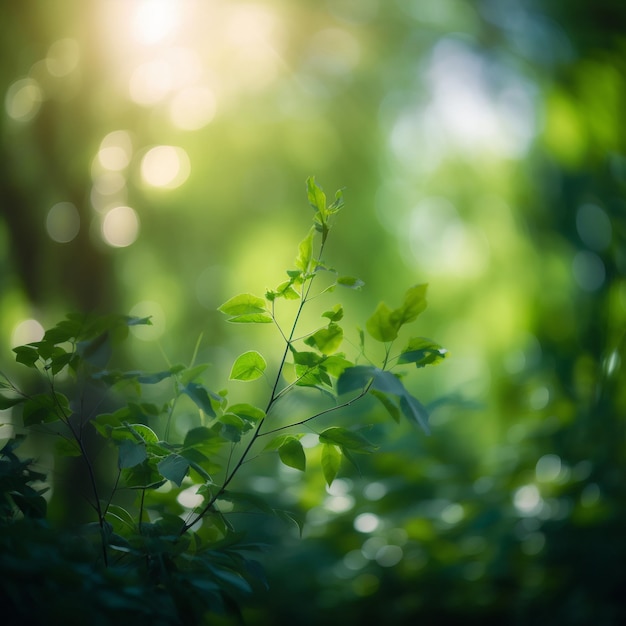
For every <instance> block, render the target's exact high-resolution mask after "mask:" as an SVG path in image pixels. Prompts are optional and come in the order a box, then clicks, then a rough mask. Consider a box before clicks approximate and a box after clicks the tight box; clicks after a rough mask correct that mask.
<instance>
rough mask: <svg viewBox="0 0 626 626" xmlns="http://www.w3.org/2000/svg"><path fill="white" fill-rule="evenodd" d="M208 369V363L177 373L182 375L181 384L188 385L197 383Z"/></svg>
mask: <svg viewBox="0 0 626 626" xmlns="http://www.w3.org/2000/svg"><path fill="white" fill-rule="evenodd" d="M208 367H209V366H208V365H207V364H206V363H203V364H202V365H196V366H195V367H191V368H189V369H187V368H184V369H182V370H180V371H179V372H176V373H177V374H179V375H180V382H181V384H182V385H187V384H189V383H190V382H193V381H195V380H196V379H197V378H198V377H199V376H200V374H202V373H203V372H204V371H205V370H206V369H207V368H208Z"/></svg>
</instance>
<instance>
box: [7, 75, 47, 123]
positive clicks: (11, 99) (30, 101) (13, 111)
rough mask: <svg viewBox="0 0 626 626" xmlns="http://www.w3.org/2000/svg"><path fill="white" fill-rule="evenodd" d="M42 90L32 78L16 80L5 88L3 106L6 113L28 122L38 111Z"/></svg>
mask: <svg viewBox="0 0 626 626" xmlns="http://www.w3.org/2000/svg"><path fill="white" fill-rule="evenodd" d="M42 100H43V92H42V90H41V87H40V86H39V83H37V81H35V80H34V79H32V78H21V79H20V80H16V81H15V82H14V83H13V84H12V85H11V86H10V87H9V89H8V90H7V93H6V97H5V100H4V106H5V109H6V112H7V115H8V116H9V117H11V118H13V119H14V120H17V121H19V122H29V121H30V120H32V119H33V118H34V117H35V115H37V113H38V112H39V108H40V107H41V102H42Z"/></svg>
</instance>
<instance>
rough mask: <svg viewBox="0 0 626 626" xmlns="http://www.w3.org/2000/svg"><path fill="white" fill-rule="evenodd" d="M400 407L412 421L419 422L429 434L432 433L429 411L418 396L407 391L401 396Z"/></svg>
mask: <svg viewBox="0 0 626 626" xmlns="http://www.w3.org/2000/svg"><path fill="white" fill-rule="evenodd" d="M400 407H401V408H402V412H403V413H404V415H405V416H406V417H408V418H409V420H410V421H412V422H417V424H419V426H421V428H422V430H423V431H424V432H425V433H426V434H427V435H429V434H430V428H429V427H428V411H427V410H426V408H425V407H424V406H423V405H422V403H421V402H420V401H419V400H418V399H417V398H414V397H413V396H412V395H410V394H409V393H408V392H406V393H405V394H404V395H403V396H402V397H401V398H400Z"/></svg>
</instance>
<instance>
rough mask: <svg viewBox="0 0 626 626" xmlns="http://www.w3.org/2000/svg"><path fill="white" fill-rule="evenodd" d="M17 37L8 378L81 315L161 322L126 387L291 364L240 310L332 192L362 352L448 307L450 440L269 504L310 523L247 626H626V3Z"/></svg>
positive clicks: (12, 53)
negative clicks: (258, 361) (380, 329)
mask: <svg viewBox="0 0 626 626" xmlns="http://www.w3.org/2000/svg"><path fill="white" fill-rule="evenodd" d="M0 32H1V34H2V36H1V37H0V46H1V47H2V63H1V64H0V86H1V87H2V94H3V109H2V111H1V112H0V161H1V163H2V167H1V168H0V293H1V298H0V350H1V353H0V354H2V355H4V356H0V363H2V369H3V371H6V372H7V373H9V374H10V375H11V376H15V377H16V378H17V379H19V378H20V376H21V375H22V374H21V373H18V372H19V370H18V369H17V367H16V365H15V364H14V363H13V362H12V355H11V348H12V347H14V346H16V345H20V344H23V343H27V342H29V341H34V340H37V339H38V338H40V337H41V333H42V332H43V328H47V327H49V326H50V325H52V324H54V323H55V322H56V321H58V320H59V319H61V318H62V317H63V316H64V315H65V313H67V312H69V311H76V310H79V311H97V312H112V311H115V312H121V313H128V314H131V315H137V316H148V315H149V316H152V320H153V326H151V327H148V328H142V329H135V330H136V334H135V335H134V341H133V342H132V344H131V347H130V349H129V352H128V354H127V355H126V356H127V359H128V362H129V363H130V364H133V363H140V362H143V363H145V362H146V361H149V362H154V363H159V362H163V358H164V357H163V353H164V354H166V355H167V356H168V357H169V358H171V359H172V360H177V359H181V358H183V357H184V356H186V355H188V354H189V353H191V352H192V351H193V349H194V345H195V344H196V341H197V340H198V336H199V334H200V333H202V334H203V339H202V342H201V344H200V353H201V357H202V358H203V359H204V360H205V361H208V362H211V363H213V364H214V365H215V372H218V373H219V372H220V371H224V370H226V371H228V369H227V365H226V364H228V363H230V362H231V361H232V359H233V357H234V356H236V354H238V353H239V352H241V350H242V348H244V347H247V346H248V344H249V342H250V341H255V342H258V344H259V346H261V348H262V350H265V351H267V352H271V350H272V340H271V339H270V338H269V335H264V334H262V333H260V334H257V333H258V331H256V330H254V331H252V330H251V331H250V333H249V334H248V335H244V336H242V335H241V334H234V333H231V332H230V330H229V328H228V325H227V324H225V323H224V321H223V319H222V318H221V316H220V314H219V313H218V312H217V311H216V309H217V307H218V306H219V305H220V304H221V303H223V302H224V301H225V300H226V299H227V298H228V297H230V296H231V295H232V294H233V293H238V292H245V291H248V290H249V291H255V290H258V289H259V285H261V286H262V287H261V288H263V287H264V286H267V285H270V284H273V283H274V282H275V278H276V276H278V275H280V273H281V272H282V269H283V267H284V266H285V265H286V264H288V263H289V262H290V261H291V258H292V256H293V248H294V241H298V240H299V239H300V235H301V233H302V228H303V224H304V225H306V224H308V219H309V214H308V213H307V211H308V207H307V206H306V202H305V195H304V193H305V186H304V181H305V180H306V179H307V177H309V176H312V175H314V176H315V177H316V180H317V181H318V183H319V184H321V185H322V186H323V187H324V188H325V189H326V191H327V192H328V193H332V192H333V191H334V190H335V189H338V188H343V189H344V195H345V199H346V209H345V210H344V211H343V212H342V213H341V216H340V217H339V219H338V222H337V225H336V228H335V231H334V233H333V237H334V239H333V242H332V247H331V250H330V251H329V252H328V254H329V256H330V257H331V258H332V263H333V264H334V265H336V266H341V267H342V268H343V269H344V270H345V271H346V272H348V273H350V274H353V275H355V276H358V277H359V278H360V279H362V280H363V281H364V283H365V287H364V289H363V290H362V291H361V292H359V293H349V294H348V295H347V296H344V297H345V298H346V303H345V305H344V306H345V309H346V318H347V319H348V320H349V322H350V323H352V324H353V325H363V324H364V316H365V313H364V311H370V310H372V309H373V308H374V307H375V306H376V303H377V302H378V301H379V300H381V299H387V298H388V299H390V300H392V299H398V298H399V297H400V296H401V294H402V293H403V292H404V290H405V288H406V286H407V285H410V284H414V283H418V282H427V283H429V307H428V309H427V311H426V312H425V313H424V314H423V316H422V317H421V318H420V324H421V327H422V329H423V333H424V334H425V335H427V336H432V337H434V338H436V339H437V341H438V342H440V343H441V344H442V345H443V346H445V347H446V348H447V349H448V350H449V352H450V357H449V358H448V359H446V361H445V362H444V363H442V364H440V365H438V366H437V367H436V368H429V369H428V370H427V371H424V373H423V374H421V375H420V377H419V380H418V382H417V383H416V387H415V390H414V391H415V394H416V395H417V396H418V397H419V398H420V399H422V401H424V402H425V403H427V404H428V405H429V409H430V411H431V429H432V435H431V436H430V437H425V436H423V435H422V434H421V433H418V432H416V431H415V430H414V429H412V428H410V427H409V425H400V426H398V427H395V426H394V427H393V428H391V429H390V430H389V431H385V432H386V434H385V438H384V439H383V441H382V443H381V448H380V450H379V451H378V452H377V453H376V454H375V455H374V456H372V457H371V459H368V460H367V462H364V463H363V465H362V466H361V467H360V470H361V473H360V474H359V473H358V472H357V471H356V470H354V468H350V467H346V468H344V471H343V472H342V474H341V476H340V478H339V479H338V480H337V481H336V482H335V483H334V485H333V487H331V488H330V489H329V490H324V488H323V481H320V478H319V476H318V475H315V473H314V472H313V473H307V474H305V475H304V477H301V476H300V475H298V476H297V480H296V477H295V473H297V472H295V473H294V472H290V471H288V470H286V469H282V470H276V472H275V474H274V475H268V476H262V477H261V476H257V477H256V482H255V477H249V481H251V482H250V485H251V486H252V487H253V488H255V489H258V490H260V491H261V492H263V493H266V494H269V495H268V497H278V495H281V496H282V497H286V498H287V499H288V501H289V504H290V505H291V506H293V507H294V508H297V509H300V510H301V511H302V512H303V515H305V529H304V533H303V537H302V538H298V537H297V536H291V535H290V534H287V535H285V529H284V528H282V527H280V528H279V527H275V526H273V525H271V524H270V525H269V526H268V527H267V528H266V529H265V530H266V533H267V534H268V535H272V533H273V534H274V535H275V537H274V540H275V542H276V546H277V547H276V548H275V550H276V552H275V553H273V555H272V557H271V559H269V563H268V564H267V566H268V568H269V579H270V581H271V587H270V591H269V595H267V596H264V597H263V598H262V599H260V600H259V603H258V606H257V608H256V609H254V610H251V613H250V616H249V618H250V619H251V620H254V619H256V620H258V621H259V623H263V620H264V619H265V617H267V616H273V617H272V619H273V618H276V619H279V620H284V621H285V622H286V621H287V620H288V619H291V618H294V619H295V617H294V616H297V619H298V623H302V624H308V623H310V624H316V623H320V622H321V621H323V622H324V623H329V624H340V623H346V622H347V623H357V622H359V621H363V619H365V617H368V618H370V619H371V617H372V616H378V617H379V618H380V619H381V620H382V619H384V620H385V623H394V620H395V623H403V620H409V619H413V618H415V617H416V616H420V617H423V618H430V617H432V618H437V619H438V620H445V619H449V621H451V622H454V621H456V620H460V619H461V618H462V619H463V622H464V623H466V624H468V623H474V622H475V623H481V624H489V623H494V624H501V623H520V624H543V623H555V622H557V623H567V624H588V623H590V622H591V620H592V619H593V622H594V623H596V624H598V625H604V624H606V625H609V624H617V623H620V621H623V620H624V619H625V615H624V608H623V607H622V606H621V601H620V600H621V598H620V593H621V589H623V586H624V583H625V582H626V581H625V580H624V573H623V572H624V570H623V567H622V563H623V561H624V557H625V556H626V539H625V536H624V532H623V528H624V521H625V517H626V508H625V504H624V496H625V493H624V492H625V489H624V481H623V471H624V465H625V461H626V459H625V448H624V446H625V439H624V435H625V432H624V408H625V407H624V405H625V402H626V397H625V395H624V393H625V392H624V388H625V386H624V373H623V367H622V362H623V359H624V356H625V354H624V328H625V326H624V322H625V318H626V282H625V280H624V274H625V272H626V248H625V245H624V243H625V242H624V240H625V237H626V204H625V199H624V190H625V188H626V137H625V130H624V124H623V115H624V111H625V110H626V81H625V77H626V60H625V59H626V34H625V33H626V5H624V4H623V3H621V2H618V1H617V0H600V1H598V2H594V3H586V2H583V1H582V0H573V1H567V2H566V1H565V0H546V1H543V2H538V1H535V2H532V1H530V0H528V1H526V2H514V1H513V0H501V1H489V0H484V1H476V2H469V1H464V0H407V1H400V0H398V1H391V2H382V1H381V0H359V1H357V0H338V1H331V0H329V1H328V2H309V1H306V0H301V1H298V2H290V3H288V2H281V1H278V0H275V1H271V0H265V1H257V2H245V3H244V2H224V1H219V0H211V1H206V2H203V1H194V0H181V1H179V2H175V1H169V2H168V1H165V0H152V1H150V0H145V1H142V2H139V1H127V2H121V1H117V0H110V1H106V0H101V1H94V2H91V3H85V2H77V1H76V2H70V1H62V2H56V3H50V2H44V1H35V0H31V1H29V2H22V3H4V4H3V6H2V8H1V9H0ZM355 341H356V340H355ZM363 411H366V412H370V413H371V419H372V420H374V421H376V420H377V419H378V415H377V409H376V408H375V407H374V406H373V405H367V406H365V407H364V408H363ZM6 415H8V416H9V417H7V418H6V419H5V417H4V414H3V419H2V422H3V426H2V427H1V428H0V437H2V439H6V438H8V437H9V436H11V434H12V432H13V429H14V427H13V426H10V425H8V422H9V421H10V420H9V418H10V411H7V413H6ZM4 422H6V424H5V423H4ZM57 514H58V515H59V516H62V515H63V512H62V511H61V512H58V513H57ZM294 570H295V571H297V572H298V576H294V575H293V572H294ZM381 599H382V600H381ZM303 602H307V606H308V608H307V611H306V612H305V613H304V614H303V612H302V604H303Z"/></svg>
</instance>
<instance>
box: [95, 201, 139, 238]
mask: <svg viewBox="0 0 626 626" xmlns="http://www.w3.org/2000/svg"><path fill="white" fill-rule="evenodd" d="M138 235H139V217H138V216H137V213H136V212H135V211H134V210H133V209H131V208H130V207H128V206H118V207H115V208H114V209H111V210H110V211H109V212H108V213H107V214H106V215H105V216H104V219H103V220H102V238H103V239H104V241H105V242H106V243H107V244H108V245H110V246H112V247H114V248H126V247H127V246H130V245H131V244H132V243H134V242H135V240H136V239H137V236H138Z"/></svg>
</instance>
